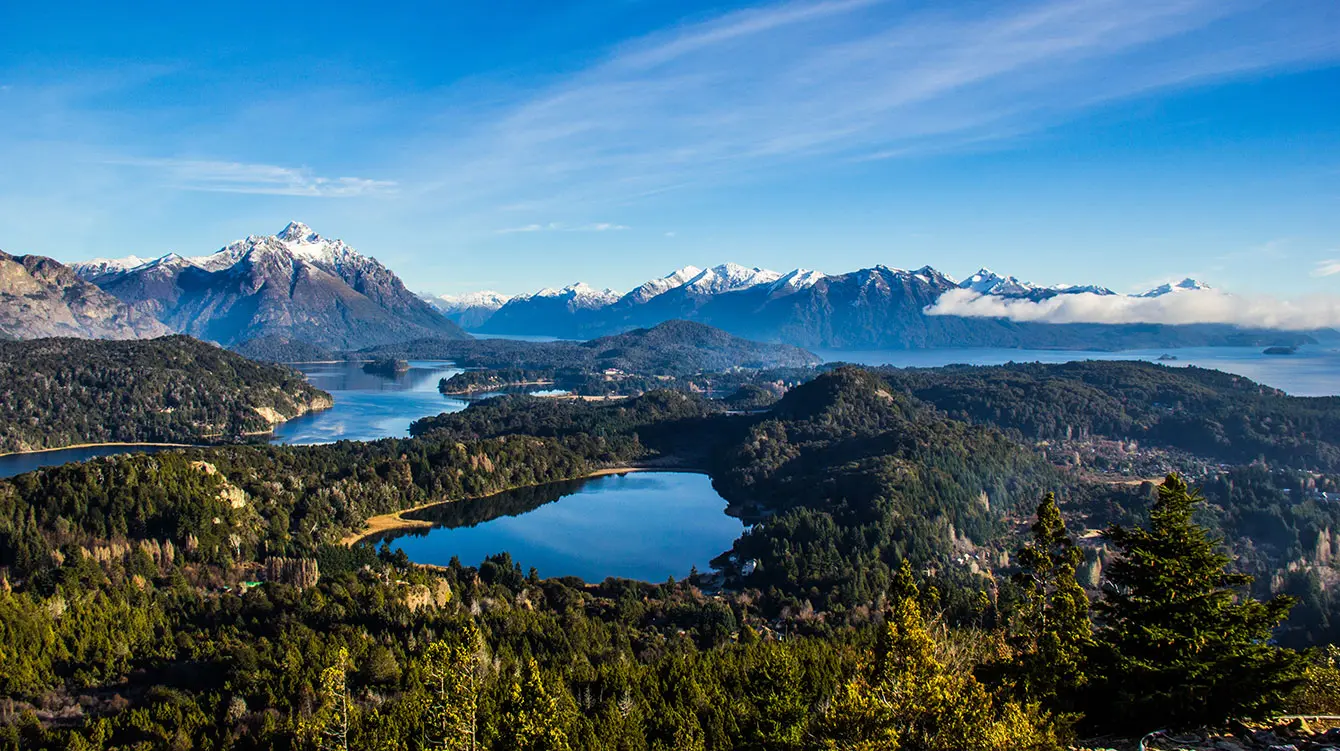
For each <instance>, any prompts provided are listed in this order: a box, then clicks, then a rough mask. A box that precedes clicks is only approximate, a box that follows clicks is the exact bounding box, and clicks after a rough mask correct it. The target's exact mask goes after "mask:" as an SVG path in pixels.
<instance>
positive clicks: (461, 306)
mask: <svg viewBox="0 0 1340 751" xmlns="http://www.w3.org/2000/svg"><path fill="white" fill-rule="evenodd" d="M420 297H421V298H422V299H423V300H424V301H425V302H427V303H428V304H430V305H432V306H433V307H435V308H437V309H438V310H440V311H442V312H443V313H456V312H459V311H463V310H471V309H483V310H497V309H499V308H501V307H502V306H504V305H506V304H507V302H508V301H509V300H511V299H512V295H504V294H503V293H501V292H494V291H493V290H491V289H485V290H480V291H478V292H467V293H465V294H463V295H433V294H428V293H424V294H421V295H420Z"/></svg>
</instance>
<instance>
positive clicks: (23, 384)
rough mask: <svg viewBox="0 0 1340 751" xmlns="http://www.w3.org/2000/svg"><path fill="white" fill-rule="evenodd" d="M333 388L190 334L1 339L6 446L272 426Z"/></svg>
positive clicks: (2, 438) (231, 436)
mask: <svg viewBox="0 0 1340 751" xmlns="http://www.w3.org/2000/svg"><path fill="white" fill-rule="evenodd" d="M328 399H329V396H328V395H327V394H325V393H324V392H321V391H318V390H317V389H315V388H312V387H311V386H310V385H309V384H308V383H307V382H306V381H305V380H304V379H303V377H302V374H300V373H298V372H297V371H294V370H292V369H290V368H285V367H281V366H277V365H263V364H260V363H256V362H252V361H251V360H247V359H246V358H244V357H241V356H239V355H235V354H233V353H231V352H228V351H226V350H222V349H219V348H218V347H215V346H214V345H212V344H206V343H204V342H200V341H196V340H195V339H192V338H190V337H187V336H166V337H162V338H160V339H149V340H132V341H100V340H89V339H38V340H32V341H25V342H3V343H0V453H4V452H10V451H31V450H33V449H43V448H57V447H60V446H69V445H72V444H78V443H112V442H144V443H212V442H216V441H236V440H242V439H245V438H246V436H248V435H253V434H257V433H268V432H270V428H271V423H270V421H269V420H267V419H266V417H265V416H264V415H262V414H261V412H260V411H258V410H274V412H276V413H278V414H279V415H282V416H284V417H293V416H296V415H299V414H302V413H303V412H305V411H306V410H307V409H308V408H309V405H312V404H313V403H320V402H324V403H326V404H328V403H329V402H328V401H326V400H328Z"/></svg>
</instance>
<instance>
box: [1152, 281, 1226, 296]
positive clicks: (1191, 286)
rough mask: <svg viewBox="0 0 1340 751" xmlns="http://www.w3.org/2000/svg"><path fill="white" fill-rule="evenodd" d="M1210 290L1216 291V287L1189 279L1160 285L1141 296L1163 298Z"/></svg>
mask: <svg viewBox="0 0 1340 751" xmlns="http://www.w3.org/2000/svg"><path fill="white" fill-rule="evenodd" d="M1210 289H1214V287H1211V286H1210V285H1208V284H1206V283H1205V282H1202V281H1200V280H1198V279H1192V278H1191V277H1187V278H1186V279H1183V280H1182V281H1180V282H1177V283H1168V284H1160V285H1159V286H1157V287H1155V288H1154V289H1151V290H1149V291H1148V292H1145V293H1144V294H1142V295H1140V297H1162V296H1164V295H1170V294H1176V293H1178V292H1201V291H1204V290H1210Z"/></svg>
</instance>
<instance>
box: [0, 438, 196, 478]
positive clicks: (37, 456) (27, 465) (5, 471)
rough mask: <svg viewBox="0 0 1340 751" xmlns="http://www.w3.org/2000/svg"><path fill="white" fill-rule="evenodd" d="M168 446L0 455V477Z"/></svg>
mask: <svg viewBox="0 0 1340 751" xmlns="http://www.w3.org/2000/svg"><path fill="white" fill-rule="evenodd" d="M169 448H171V447H170V446H87V447H84V448H77V449H56V450H55V451H39V452H36V453H32V454H10V455H9V456H0V478H3V477H13V476H14V475H21V474H23V473H24V472H31V471H33V470H34V469H41V468H42V467H58V466H60V465H62V464H66V463H68V462H82V461H85V460H87V459H96V458H98V457H99V456H113V455H116V454H131V453H148V454H153V453H157V452H159V451H166V450H167V449H169Z"/></svg>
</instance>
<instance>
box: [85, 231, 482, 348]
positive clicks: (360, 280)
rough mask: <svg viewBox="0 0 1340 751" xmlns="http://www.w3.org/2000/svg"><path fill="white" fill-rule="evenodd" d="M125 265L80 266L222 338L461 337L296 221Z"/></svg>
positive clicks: (164, 316) (342, 247)
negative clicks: (199, 252)
mask: <svg viewBox="0 0 1340 751" xmlns="http://www.w3.org/2000/svg"><path fill="white" fill-rule="evenodd" d="M126 266H128V264H123V263H117V262H107V261H99V262H96V263H91V264H86V265H82V266H80V267H79V270H80V271H81V272H82V273H83V274H85V275H86V277H87V278H88V280H89V281H91V282H93V283H94V284H96V285H98V286H99V287H101V288H102V289H103V290H105V291H107V292H109V293H111V294H112V295H115V296H116V297H117V298H119V299H120V300H122V301H124V302H125V303H127V304H128V305H130V306H131V307H132V308H134V309H135V310H137V311H140V312H142V313H147V314H151V315H153V316H154V317H156V318H158V320H160V321H162V322H163V323H165V324H167V325H168V326H170V327H172V328H173V329H174V330H177V331H180V332H182V333H187V334H191V335H192V336H195V337H197V338H200V339H206V340H211V341H216V342H219V343H221V344H224V345H234V344H241V343H243V342H246V341H247V340H250V339H254V338H259V337H276V336H277V337H284V338H287V339H291V340H293V341H297V342H304V343H306V344H310V345H314V346H316V347H320V348H327V349H357V348H359V347H366V346H371V345H375V344H384V343H389V342H396V341H405V340H408V339H414V338H418V337H424V336H438V337H448V338H453V337H455V338H463V337H465V336H466V334H464V332H462V331H461V329H460V328H459V327H458V326H457V325H456V324H454V323H452V322H451V321H448V320H447V319H446V318H444V317H443V316H442V315H441V314H440V313H439V312H437V311H436V310H434V309H433V307H432V306H430V305H429V304H428V303H426V302H424V301H423V300H422V299H420V298H419V297H418V296H417V295H415V294H413V293H411V292H410V291H409V290H407V289H406V288H405V285H404V283H403V282H401V280H400V278H399V277H397V276H396V275H395V274H394V273H392V272H391V271H390V270H389V269H387V268H386V267H385V266H383V265H382V264H381V263H379V262H378V261H377V260H376V259H374V258H370V257H368V256H364V255H362V254H360V253H358V252H357V251H355V250H354V249H353V248H350V247H349V246H348V245H346V244H345V243H344V242H343V241H340V240H327V239H326V238H323V237H321V236H320V235H318V234H316V233H315V232H313V231H312V230H311V228H309V227H307V226H306V225H304V224H300V223H297V222H293V223H290V224H289V225H288V226H287V227H285V228H284V229H283V230H282V231H280V232H279V234H277V235H253V236H251V237H248V238H246V239H245V240H239V241H238V242H235V243H233V244H231V245H229V246H227V247H225V248H223V249H221V250H219V251H218V252H216V253H213V254H211V255H207V256H200V257H195V258H185V257H182V256H179V255H176V254H169V255H166V256H163V257H162V258H158V259H156V260H153V261H150V262H148V263H145V264H142V265H138V266H131V267H129V268H127V267H126Z"/></svg>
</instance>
